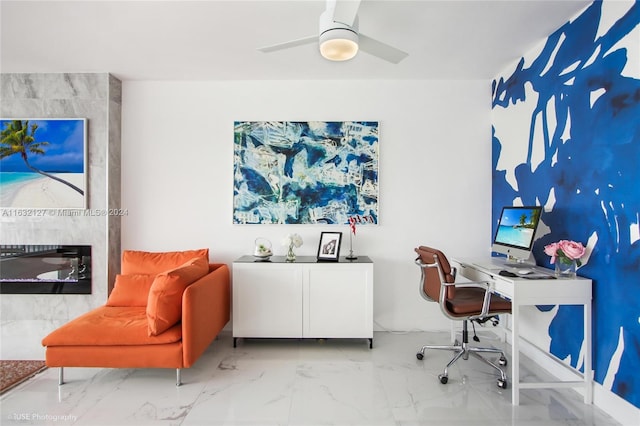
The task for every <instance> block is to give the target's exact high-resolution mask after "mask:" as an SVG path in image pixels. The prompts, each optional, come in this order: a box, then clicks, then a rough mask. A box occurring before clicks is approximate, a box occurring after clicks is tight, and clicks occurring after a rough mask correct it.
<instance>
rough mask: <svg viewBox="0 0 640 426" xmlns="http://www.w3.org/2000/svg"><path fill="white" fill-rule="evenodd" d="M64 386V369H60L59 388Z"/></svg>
mask: <svg viewBox="0 0 640 426" xmlns="http://www.w3.org/2000/svg"><path fill="white" fill-rule="evenodd" d="M62 385H64V367H60V370H59V371H58V386H62Z"/></svg>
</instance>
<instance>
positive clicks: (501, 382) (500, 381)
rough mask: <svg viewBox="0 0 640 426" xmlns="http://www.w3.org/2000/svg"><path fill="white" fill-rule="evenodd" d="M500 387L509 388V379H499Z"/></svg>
mask: <svg viewBox="0 0 640 426" xmlns="http://www.w3.org/2000/svg"><path fill="white" fill-rule="evenodd" d="M498 387H499V388H500V389H506V388H507V381H506V380H502V379H498Z"/></svg>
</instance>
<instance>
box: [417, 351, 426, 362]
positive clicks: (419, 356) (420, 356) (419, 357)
mask: <svg viewBox="0 0 640 426" xmlns="http://www.w3.org/2000/svg"><path fill="white" fill-rule="evenodd" d="M416 358H418V359H419V360H420V361H422V359H423V358H424V354H422V353H421V352H418V353H417V354H416Z"/></svg>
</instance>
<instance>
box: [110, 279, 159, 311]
mask: <svg viewBox="0 0 640 426" xmlns="http://www.w3.org/2000/svg"><path fill="white" fill-rule="evenodd" d="M154 278H155V277H154V276H153V275H147V274H131V275H116V282H115V284H114V285H113V290H112V291H111V294H110V295H109V299H108V300H107V306H147V300H149V290H150V289H151V284H153V280H154Z"/></svg>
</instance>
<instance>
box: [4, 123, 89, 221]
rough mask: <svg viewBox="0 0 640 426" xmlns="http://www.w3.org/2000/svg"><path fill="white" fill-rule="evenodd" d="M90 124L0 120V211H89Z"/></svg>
mask: <svg viewBox="0 0 640 426" xmlns="http://www.w3.org/2000/svg"><path fill="white" fill-rule="evenodd" d="M85 141H86V120H84V119H42V120H41V119H38V120H29V119H24V120H16V119H1V120H0V207H1V208H52V209H56V208H85V186H86V176H85V145H86V143H85Z"/></svg>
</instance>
